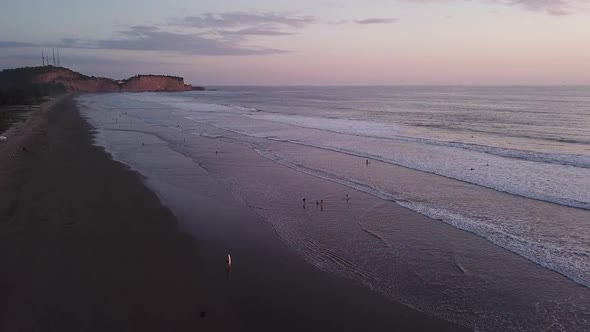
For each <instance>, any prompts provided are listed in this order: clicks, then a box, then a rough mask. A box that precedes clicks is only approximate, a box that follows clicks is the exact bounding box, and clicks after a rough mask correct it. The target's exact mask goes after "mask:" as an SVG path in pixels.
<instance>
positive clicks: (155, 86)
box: [33, 67, 202, 92]
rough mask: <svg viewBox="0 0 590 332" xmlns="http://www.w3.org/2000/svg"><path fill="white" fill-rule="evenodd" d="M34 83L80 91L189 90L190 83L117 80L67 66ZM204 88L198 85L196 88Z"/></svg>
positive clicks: (149, 78)
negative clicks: (57, 85) (93, 75)
mask: <svg viewBox="0 0 590 332" xmlns="http://www.w3.org/2000/svg"><path fill="white" fill-rule="evenodd" d="M33 83H34V84H61V85H63V86H64V87H65V88H66V89H67V90H68V91H78V92H145V91H189V90H193V89H195V88H193V87H192V86H191V85H190V84H184V79H183V78H182V77H178V76H165V75H137V76H134V77H131V78H128V79H126V80H122V81H115V80H113V79H110V78H104V77H89V76H85V75H82V74H80V73H77V72H75V71H72V70H70V69H67V68H59V67H54V68H52V70H48V71H45V72H44V73H42V74H39V75H37V76H35V77H34V78H33ZM200 89H202V88H200V87H196V89H195V90H200Z"/></svg>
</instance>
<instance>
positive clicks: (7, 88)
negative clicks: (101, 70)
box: [0, 66, 84, 105]
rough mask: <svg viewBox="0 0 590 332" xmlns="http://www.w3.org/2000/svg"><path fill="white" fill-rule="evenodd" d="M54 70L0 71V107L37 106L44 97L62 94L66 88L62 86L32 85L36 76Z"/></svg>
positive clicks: (36, 68)
mask: <svg viewBox="0 0 590 332" xmlns="http://www.w3.org/2000/svg"><path fill="white" fill-rule="evenodd" d="M56 69H58V68H57V67H53V66H43V67H41V66H40V67H23V68H16V69H6V70H3V71H0V105H18V104H38V103H40V102H41V100H42V99H43V97H44V96H53V95H56V94H60V93H64V92H65V91H66V88H65V87H64V86H63V85H62V84H53V83H46V84H34V83H33V78H35V77H36V76H38V75H41V74H45V73H49V72H53V71H55V70H56ZM79 75H80V76H84V75H82V74H79Z"/></svg>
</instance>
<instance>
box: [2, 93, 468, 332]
mask: <svg viewBox="0 0 590 332" xmlns="http://www.w3.org/2000/svg"><path fill="white" fill-rule="evenodd" d="M18 131H19V134H18V135H12V136H11V137H10V138H9V141H7V142H5V143H3V144H2V145H0V153H1V154H0V167H1V169H2V173H1V175H0V188H1V192H2V193H3V195H2V196H3V197H2V198H3V199H2V202H1V203H2V205H1V206H0V216H1V217H0V220H1V221H2V222H1V224H0V239H1V241H0V261H2V262H3V264H2V265H3V267H2V273H1V274H0V285H1V288H2V294H3V295H2V297H1V298H0V312H1V314H0V329H1V330H4V331H12V330H20V331H80V330H86V331H104V330H110V331H128V330H143V331H161V330H175V331H181V330H196V329H200V330H207V331H209V330H244V331H248V330H255V329H257V330H260V329H280V330H293V331H295V330H301V329H303V328H305V329H309V330H317V331H319V330H336V329H338V330H342V331H358V330H364V329H370V330H438V331H440V330H448V331H451V330H460V329H462V328H460V327H458V326H457V325H454V324H451V323H448V322H445V321H444V320H441V319H438V318H434V317H432V316H430V315H426V314H424V313H421V312H419V311H417V310H414V309H411V308H409V307H407V306H404V305H401V304H398V303H395V302H393V301H390V300H388V299H386V298H385V297H383V296H380V295H378V294H376V293H374V292H371V291H370V290H369V289H367V288H365V287H363V286H362V285H361V284H359V283H357V282H354V281H351V280H348V279H345V278H341V277H337V276H334V275H332V274H328V273H325V272H322V271H320V270H319V269H317V268H316V267H314V266H313V265H311V264H309V263H308V262H307V261H305V260H304V259H302V258H301V257H299V256H298V255H296V254H294V253H293V251H292V250H291V249H289V248H288V247H287V246H286V245H285V244H284V243H283V242H282V241H280V239H279V238H278V237H276V233H275V231H274V230H273V228H272V227H270V226H269V225H268V224H267V223H265V222H262V221H261V218H260V217H259V216H257V215H256V214H253V213H252V212H251V211H250V210H248V209H247V207H246V206H244V205H243V204H242V203H240V202H239V201H236V200H235V198H233V196H232V195H231V194H230V193H229V192H228V191H227V189H226V188H225V187H224V186H221V185H220V184H219V183H218V182H217V181H215V180H214V179H213V178H212V177H210V176H205V175H203V174H194V175H195V176H197V177H199V178H200V180H199V182H198V185H197V186H196V187H193V188H192V190H193V191H192V192H191V196H190V201H187V200H186V199H184V200H178V201H177V205H182V206H184V207H185V208H189V207H190V208H192V209H193V211H192V212H194V213H193V214H191V218H193V221H194V224H193V226H198V227H197V228H193V230H192V232H191V233H189V232H187V231H186V226H182V225H179V224H178V219H182V218H183V216H182V210H181V209H178V208H177V209H175V210H174V214H173V213H172V212H171V210H169V208H168V207H170V206H172V204H167V206H168V207H165V206H164V205H162V203H161V202H160V200H159V198H158V196H156V195H155V194H154V193H153V192H152V191H150V190H149V189H148V188H147V187H146V185H145V183H144V181H145V179H144V178H142V177H141V176H140V175H139V174H137V173H136V172H134V171H132V170H130V169H129V167H128V166H127V165H124V164H122V163H120V162H116V161H113V160H112V159H110V158H109V155H108V154H107V153H106V152H105V151H104V149H103V148H101V147H98V146H95V145H93V134H94V130H93V129H92V127H91V126H89V125H88V124H87V123H86V121H85V120H84V119H83V118H82V117H81V116H80V114H79V113H78V110H77V108H76V105H75V102H74V101H73V99H72V96H67V97H64V98H60V99H59V100H56V101H54V103H53V104H52V105H51V107H45V108H44V109H43V110H42V111H37V112H34V113H33V114H32V115H31V116H30V117H29V119H28V120H27V122H25V123H24V124H21V125H19V127H18ZM13 155H14V156H13ZM192 184H195V183H192ZM171 192H172V191H171ZM167 197H168V198H170V197H171V196H167ZM164 202H166V201H165V200H164ZM185 203H186V205H184V204H185ZM175 207H178V206H175ZM199 227H201V228H200V230H199ZM181 228H182V229H181ZM195 234H202V235H203V236H201V237H199V236H196V235H195ZM191 235H192V236H191ZM205 235H206V236H207V238H204V236H205ZM221 239H224V240H223V241H221ZM227 243H232V248H228V246H227ZM228 251H231V252H232V256H233V257H234V267H233V270H232V272H231V273H230V274H229V276H228V275H227V271H226V267H225V263H224V260H225V255H226V254H227V253H228Z"/></svg>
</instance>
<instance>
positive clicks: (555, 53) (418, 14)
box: [0, 0, 590, 85]
mask: <svg viewBox="0 0 590 332" xmlns="http://www.w3.org/2000/svg"><path fill="white" fill-rule="evenodd" d="M56 1H57V0H56ZM62 1H63V2H64V4H65V2H67V1H65V0H62ZM57 2H60V1H57ZM33 3H35V4H36V3H37V2H35V1H28V0H24V1H22V2H19V3H17V4H10V5H9V6H13V7H14V8H11V9H10V10H6V11H2V12H0V52H2V55H3V56H2V57H0V68H8V67H15V66H23V65H37V64H40V62H41V61H40V55H39V53H40V52H41V50H43V49H46V50H47V49H50V48H51V47H53V46H59V47H60V48H61V52H62V54H63V56H62V57H63V61H62V62H63V64H64V65H66V66H68V67H71V68H73V69H76V70H79V71H82V72H84V73H88V74H91V75H104V76H111V77H115V78H120V77H125V76H129V75H132V74H135V73H138V72H141V73H166V74H176V75H181V76H184V77H185V78H186V79H187V81H189V82H191V83H194V84H208V85H215V84H256V85H277V84H280V85H284V84H295V85H297V84H317V85H323V84H330V85H366V84H469V85H470V84H590V75H588V74H587V73H589V72H590V12H589V10H588V2H587V1H586V0H540V1H537V0H535V1H533V0H506V1H504V0H472V1H468V0H430V1H428V0H414V1H413V0H397V1H396V0H387V1H386V0H373V1H352V0H348V1H346V0H345V1H311V0H302V1H299V2H292V1H266V0H264V1H263V0H258V1H252V2H248V3H247V4H245V3H243V2H237V1H229V0H218V1H203V2H199V4H198V5H197V4H196V3H195V2H194V1H188V0H186V1H185V0H175V1H171V2H170V3H167V4H166V5H164V4H162V3H160V2H155V1H154V2H150V1H135V0H131V1H129V2H125V3H124V4H120V3H119V2H117V1H114V0H107V1H103V2H101V5H100V6H98V5H97V4H80V5H78V6H71V5H69V6H65V5H64V6H62V7H61V8H67V11H71V13H64V10H56V9H54V7H50V6H46V7H43V5H37V6H33ZM68 3H69V2H68ZM58 7H59V6H58ZM7 13H10V15H8V14H7ZM66 14H67V15H66ZM91 14H92V15H91ZM23 17H26V18H27V19H26V20H24V19H23ZM41 18H43V20H41ZM38 19H39V20H38ZM27 22H28V23H27ZM31 22H33V23H31ZM34 22H43V24H44V25H43V28H42V29H40V28H39V27H37V26H35V24H36V23H34Z"/></svg>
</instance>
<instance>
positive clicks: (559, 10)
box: [496, 0, 583, 16]
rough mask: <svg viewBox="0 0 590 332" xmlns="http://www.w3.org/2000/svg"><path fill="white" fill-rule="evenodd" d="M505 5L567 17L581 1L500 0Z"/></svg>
mask: <svg viewBox="0 0 590 332" xmlns="http://www.w3.org/2000/svg"><path fill="white" fill-rule="evenodd" d="M496 2H502V3H504V4H507V5H516V6H521V7H523V8H525V9H528V10H534V11H544V12H546V13H547V14H550V15H556V16H561V15H569V14H571V13H572V12H573V9H574V7H575V5H576V4H577V3H580V2H583V1H582V0H500V1H498V0H497V1H496Z"/></svg>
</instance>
